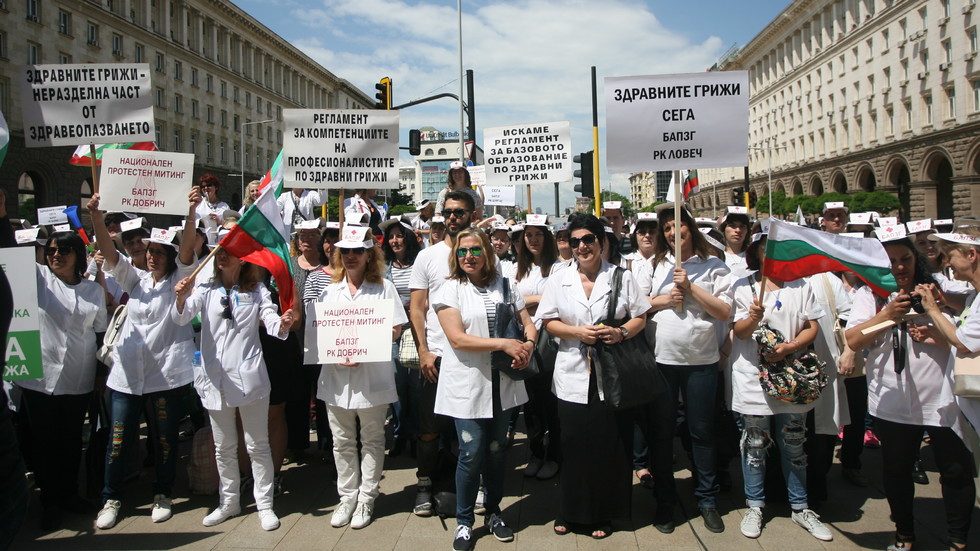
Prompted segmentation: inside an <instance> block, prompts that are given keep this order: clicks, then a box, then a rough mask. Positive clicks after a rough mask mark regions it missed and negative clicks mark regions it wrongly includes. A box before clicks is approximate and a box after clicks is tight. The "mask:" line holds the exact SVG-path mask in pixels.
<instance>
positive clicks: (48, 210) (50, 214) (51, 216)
mask: <svg viewBox="0 0 980 551" xmlns="http://www.w3.org/2000/svg"><path fill="white" fill-rule="evenodd" d="M66 208H68V207H66V206H65V205H58V206H56V207H43V208H39V209H37V225H39V226H56V225H58V224H64V223H66V222H68V215H67V214H65V209H66ZM55 231H58V230H55Z"/></svg>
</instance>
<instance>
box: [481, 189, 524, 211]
mask: <svg viewBox="0 0 980 551" xmlns="http://www.w3.org/2000/svg"><path fill="white" fill-rule="evenodd" d="M483 194H484V196H485V199H484V200H483V204H484V205H499V206H502V207H512V206H514V205H516V204H517V192H516V190H515V189H514V186H484V187H483Z"/></svg>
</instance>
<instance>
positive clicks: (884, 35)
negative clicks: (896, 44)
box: [881, 29, 891, 53]
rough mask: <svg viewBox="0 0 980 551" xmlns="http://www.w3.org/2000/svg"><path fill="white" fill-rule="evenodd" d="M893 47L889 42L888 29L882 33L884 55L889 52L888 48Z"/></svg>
mask: <svg viewBox="0 0 980 551" xmlns="http://www.w3.org/2000/svg"><path fill="white" fill-rule="evenodd" d="M890 47H891V42H889V40H888V29H885V30H883V31H881V51H882V53H884V52H887V51H888V48H890Z"/></svg>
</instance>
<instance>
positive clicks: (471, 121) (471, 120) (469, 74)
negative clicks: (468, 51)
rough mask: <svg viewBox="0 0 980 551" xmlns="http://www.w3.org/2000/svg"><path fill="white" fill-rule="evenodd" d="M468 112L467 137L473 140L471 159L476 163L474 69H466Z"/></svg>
mask: <svg viewBox="0 0 980 551" xmlns="http://www.w3.org/2000/svg"><path fill="white" fill-rule="evenodd" d="M466 114H467V115H468V117H467V123H466V130H467V134H469V135H468V136H467V137H468V138H469V139H470V140H472V141H473V151H472V152H471V153H470V159H472V160H473V162H474V163H476V100H474V99H473V69H467V70H466Z"/></svg>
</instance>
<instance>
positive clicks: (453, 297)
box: [430, 277, 527, 419]
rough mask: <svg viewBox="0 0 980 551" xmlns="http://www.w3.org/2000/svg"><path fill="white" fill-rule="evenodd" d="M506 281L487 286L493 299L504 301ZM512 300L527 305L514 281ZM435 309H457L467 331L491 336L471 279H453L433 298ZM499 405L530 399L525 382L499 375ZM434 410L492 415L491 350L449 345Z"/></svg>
mask: <svg viewBox="0 0 980 551" xmlns="http://www.w3.org/2000/svg"><path fill="white" fill-rule="evenodd" d="M503 281H504V278H502V277H498V278H497V279H496V281H494V283H493V284H492V285H490V286H488V287H487V292H488V293H489V295H490V300H491V301H493V302H494V303H495V304H496V303H500V302H503V300H504V294H503V288H504V287H503ZM510 285H511V299H512V300H513V301H514V304H515V305H516V306H517V309H518V311H520V310H523V309H524V307H525V304H524V297H522V296H521V295H520V293H518V292H517V289H516V286H515V285H514V284H513V282H511V283H510ZM430 301H431V302H432V306H433V308H434V309H435V310H436V311H438V310H441V309H443V308H454V309H456V310H458V311H459V313H460V317H461V318H462V319H463V328H464V329H465V330H466V333H467V334H469V335H473V336H474V337H482V338H489V337H490V326H489V323H488V320H487V311H486V307H485V305H484V302H483V298H482V297H481V296H480V295H479V293H478V292H477V291H476V289H475V288H474V286H473V285H472V284H471V283H470V282H469V281H465V282H462V281H459V280H456V279H451V280H449V281H447V282H446V284H445V285H443V286H442V287H440V288H439V290H438V291H436V292H435V293H434V296H432V297H430ZM499 388H500V408H501V409H502V410H505V411H506V410H508V409H511V408H515V407H517V406H519V405H521V404H523V403H525V402H527V391H526V390H525V388H524V381H515V380H513V379H511V378H510V377H508V376H506V375H500V385H499ZM435 412H436V413H437V414H439V415H447V416H449V417H453V418H455V419H492V418H493V369H492V368H491V366H490V352H466V351H463V350H456V349H454V348H452V347H451V346H447V347H445V348H444V349H443V351H442V365H441V366H440V369H439V386H438V388H437V389H436V406H435Z"/></svg>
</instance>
